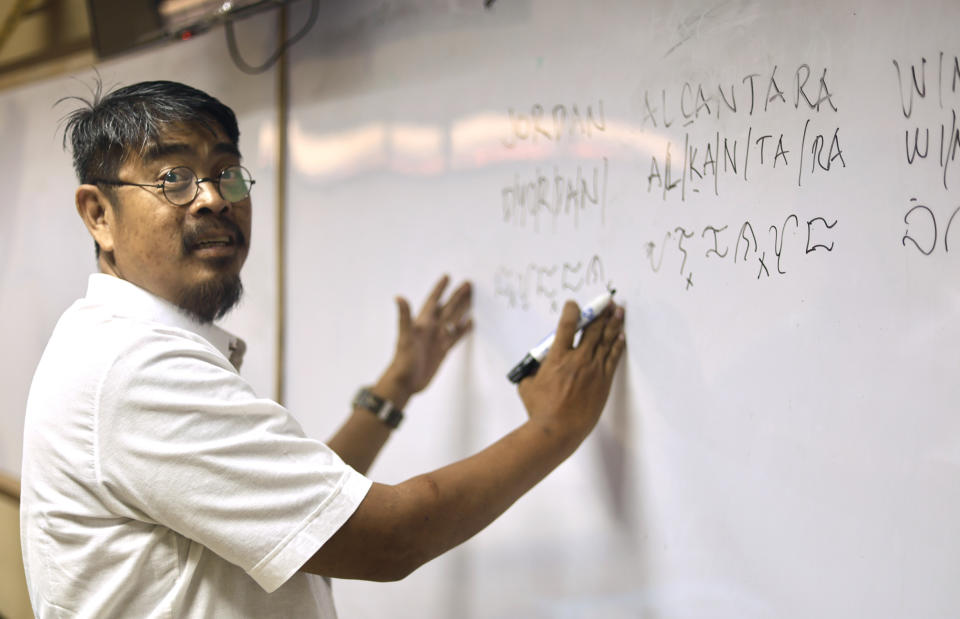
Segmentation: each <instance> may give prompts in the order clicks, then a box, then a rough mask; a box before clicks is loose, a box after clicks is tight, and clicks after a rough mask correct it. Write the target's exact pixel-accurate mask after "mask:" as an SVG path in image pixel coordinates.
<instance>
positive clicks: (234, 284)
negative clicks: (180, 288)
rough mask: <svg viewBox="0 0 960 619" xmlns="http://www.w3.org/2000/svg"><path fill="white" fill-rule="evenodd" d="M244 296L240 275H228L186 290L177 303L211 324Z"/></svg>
mask: <svg viewBox="0 0 960 619" xmlns="http://www.w3.org/2000/svg"><path fill="white" fill-rule="evenodd" d="M242 296H243V283H241V281H240V275H228V276H225V277H221V278H215V279H212V280H209V281H206V282H203V283H202V284H199V285H197V286H194V287H193V288H191V289H189V290H185V291H184V292H183V293H182V294H181V295H180V298H179V299H178V301H177V305H178V306H180V309H182V310H183V311H185V312H187V313H188V314H190V315H191V316H192V317H194V318H196V319H197V320H199V321H200V322H201V323H203V324H209V323H211V322H213V321H214V320H219V319H221V318H223V317H224V316H226V314H227V312H229V311H230V310H231V309H233V307H234V306H236V304H237V303H239V302H240V297H242Z"/></svg>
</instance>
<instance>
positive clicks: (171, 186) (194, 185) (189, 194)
mask: <svg viewBox="0 0 960 619" xmlns="http://www.w3.org/2000/svg"><path fill="white" fill-rule="evenodd" d="M91 182H93V183H103V184H104V185H118V186H126V185H131V186H134V187H152V188H154V189H159V190H161V191H162V192H163V197H164V198H166V199H167V202H169V203H170V204H173V205H174V206H186V205H188V204H190V203H191V202H193V201H194V200H196V199H197V196H198V195H200V183H208V182H209V183H213V184H214V185H216V187H217V193H219V194H220V197H222V198H223V199H224V200H226V201H227V202H240V201H241V200H244V199H246V198H247V197H248V196H249V195H250V189H251V187H253V184H254V183H256V182H257V181H255V180H253V178H251V176H250V171H249V170H247V169H246V168H245V167H243V166H240V165H232V166H229V167H226V168H224V169H223V171H221V172H220V174H219V175H218V176H217V177H216V178H214V177H208V178H197V174H196V172H194V171H193V170H191V169H190V168H188V167H187V166H177V167H176V168H172V169H171V170H169V171H168V172H166V173H165V174H164V175H163V180H162V181H160V182H159V183H130V182H127V181H121V180H111V179H102V178H97V179H93V180H92V181H91Z"/></svg>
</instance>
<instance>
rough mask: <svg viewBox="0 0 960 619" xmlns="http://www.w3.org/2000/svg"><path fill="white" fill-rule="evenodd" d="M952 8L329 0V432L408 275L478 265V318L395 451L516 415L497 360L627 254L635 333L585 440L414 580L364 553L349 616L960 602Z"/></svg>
mask: <svg viewBox="0 0 960 619" xmlns="http://www.w3.org/2000/svg"><path fill="white" fill-rule="evenodd" d="M305 11H306V8H305V7H301V8H299V9H297V10H295V11H294V12H293V16H292V18H291V23H292V24H295V23H298V20H302V19H303V18H304V17H305ZM958 19H960V4H958V3H956V2H954V1H949V2H948V1H942V2H937V1H934V0H925V1H922V2H893V1H887V2H878V1H871V2H866V1H862V2H856V1H851V0H843V1H831V2H827V1H824V0H813V1H809V2H803V3H799V2H790V1H787V0H776V1H766V2H759V1H756V0H730V1H727V2H704V1H695V0H691V1H686V2H668V1H666V0H647V1H643V2H613V1H598V2H590V3H587V2H577V1H574V0H553V1H549V2H548V1H545V0H516V1H514V2H508V1H507V0H500V1H498V2H496V3H494V4H493V7H492V9H491V10H489V11H484V10H483V9H482V6H481V3H480V2H475V3H474V2H469V3H468V2H451V1H439V0H436V1H428V0H420V1H414V0H408V1H406V2H394V3H383V2H375V1H374V0H362V1H355V2H345V1H342V0H341V1H337V2H329V3H324V8H323V14H322V15H321V19H320V20H319V24H318V26H317V28H315V29H314V31H313V32H312V33H311V35H310V36H309V37H308V38H307V39H306V40H305V41H303V42H302V43H301V44H299V45H298V46H297V47H295V48H294V50H293V61H292V62H293V64H292V73H291V84H292V86H291V96H292V106H291V116H290V126H289V132H290V135H289V137H290V153H289V155H290V161H291V170H290V172H289V179H288V180H289V196H290V205H289V207H290V230H289V233H290V238H289V246H288V247H287V248H286V250H287V257H288V261H289V264H290V272H289V285H290V289H289V300H290V303H289V308H288V312H287V315H286V316H285V320H286V321H287V328H288V331H289V333H290V334H291V341H290V342H289V347H288V356H287V359H286V364H287V368H288V377H289V378H288V380H289V384H288V404H289V406H290V407H291V409H293V410H294V411H295V412H297V413H298V414H299V415H300V416H301V418H302V419H303V420H304V425H305V427H306V428H307V429H308V431H309V432H311V433H316V434H320V435H327V434H329V432H330V429H331V428H332V426H333V425H334V424H335V423H336V422H337V421H338V420H339V419H340V418H341V417H342V415H343V414H344V413H345V412H346V410H347V408H348V403H349V401H350V399H351V397H352V395H353V392H354V391H355V389H356V388H357V387H358V386H359V385H361V384H364V383H368V382H372V381H373V380H375V379H376V377H377V374H378V372H379V371H381V370H382V368H383V367H384V366H385V364H386V362H387V361H388V359H389V357H390V354H391V350H392V345H393V337H394V333H395V328H394V324H395V320H396V318H395V309H394V305H393V300H392V299H393V297H394V295H396V294H403V295H407V296H408V298H411V300H413V301H414V302H416V303H419V302H420V301H421V300H422V299H423V297H424V296H425V295H426V293H427V291H428V290H429V288H430V286H431V284H432V282H433V281H435V279H436V278H437V277H438V276H439V275H440V274H441V273H443V272H448V273H450V274H452V275H453V277H454V278H455V279H469V280H471V281H472V282H473V283H474V285H475V301H474V308H473V316H474V319H475V322H476V329H475V331H474V333H473V334H472V335H471V336H470V338H469V339H468V341H466V342H465V343H464V344H463V345H462V346H461V347H460V348H459V349H458V350H457V351H456V352H455V353H454V354H453V356H452V358H451V359H450V361H449V363H448V364H447V365H446V366H445V367H444V368H443V370H442V372H441V374H440V375H439V376H438V377H437V380H436V382H435V384H434V385H433V387H432V388H431V389H430V390H429V391H428V392H426V393H425V394H424V395H422V396H420V397H418V398H417V399H415V400H414V401H413V402H411V404H410V406H409V411H408V420H407V421H406V422H405V424H404V426H403V427H402V429H401V430H400V431H399V432H398V433H397V435H396V437H395V438H393V439H392V443H391V444H390V445H388V448H387V450H386V451H385V453H384V454H383V455H382V457H381V459H380V460H379V462H378V464H377V465H376V466H375V468H374V470H373V471H372V477H373V478H374V479H375V480H377V481H384V482H397V481H401V480H403V479H406V478H408V477H410V476H413V475H415V474H418V473H421V472H424V471H426V470H430V469H432V468H436V467H438V466H441V465H443V464H445V463H447V462H449V461H451V460H453V459H458V458H460V457H463V456H466V455H468V454H470V453H472V452H474V451H476V450H478V449H480V448H481V447H483V446H484V445H486V444H488V443H489V442H490V441H492V440H494V439H495V438H497V437H498V436H500V435H502V434H504V433H505V432H508V431H509V430H511V429H512V428H513V427H515V426H516V425H518V424H520V423H522V421H523V420H524V417H525V416H524V411H523V409H522V406H521V404H520V402H519V399H518V398H517V396H516V393H515V389H514V387H513V386H512V385H510V384H509V383H508V382H507V380H506V378H505V374H506V372H507V371H508V370H509V369H510V367H512V365H513V364H514V363H515V362H516V361H518V360H519V359H520V358H521V357H522V356H523V354H524V352H525V350H526V348H527V347H529V346H531V345H532V344H533V343H535V342H536V341H537V340H538V339H539V337H540V336H541V335H543V334H544V333H545V332H546V331H548V330H549V329H550V328H552V326H553V325H554V324H555V322H556V320H557V318H558V308H559V307H560V306H561V305H562V301H563V300H564V299H566V298H574V299H577V300H579V301H581V302H585V301H587V300H589V299H590V298H592V297H593V296H595V295H596V294H597V293H598V292H600V291H601V290H603V288H604V286H606V285H608V284H611V285H613V286H614V287H616V289H617V297H618V298H619V300H620V302H621V303H623V304H624V305H625V306H626V308H627V334H628V353H627V355H626V357H625V360H624V363H623V365H622V367H621V368H620V370H619V375H618V378H617V380H616V383H615V385H614V393H613V396H612V397H611V400H610V402H609V404H608V407H607V410H606V412H605V416H604V418H603V419H602V421H601V423H600V425H599V427H598V428H597V430H596V432H595V433H594V434H593V435H592V436H591V438H590V439H588V441H587V442H586V443H585V444H584V445H583V447H582V448H581V449H580V451H579V452H578V453H577V454H576V455H574V456H573V457H572V458H571V459H570V460H568V461H567V462H566V463H565V464H564V465H563V466H562V467H561V468H560V469H559V470H558V471H557V472H556V473H555V474H554V475H553V476H551V477H550V478H548V480H547V481H545V482H544V483H543V484H542V485H541V486H539V487H538V488H536V489H534V490H533V491H532V492H531V493H530V494H529V495H528V496H526V497H524V498H523V499H521V500H520V501H519V503H518V504H517V505H515V506H514V507H513V508H512V509H511V510H510V511H509V512H508V513H507V514H506V515H505V516H504V517H503V518H502V519H500V520H499V521H497V522H496V523H495V524H493V525H492V526H491V527H489V529H488V530H486V531H484V532H483V533H481V534H480V535H479V536H478V537H476V538H475V539H473V540H471V541H469V542H468V543H467V544H466V545H465V546H464V547H462V548H461V549H458V550H457V551H455V552H453V553H450V554H449V555H447V556H445V557H443V558H441V559H439V560H437V561H435V562H434V563H432V564H429V565H428V566H425V567H423V568H421V569H420V570H419V571H418V572H417V573H415V574H414V575H413V576H411V577H410V578H408V579H407V580H405V581H404V582H401V583H397V584H391V585H382V584H368V583H350V582H341V583H337V584H336V585H335V595H336V597H337V601H338V606H339V608H340V612H341V615H342V616H345V617H380V616H386V614H387V613H389V616H392V617H417V618H421V617H437V618H440V617H458V618H470V617H477V618H481V617H482V618H488V617H590V618H594V617H669V618H678V617H698V618H699V617H724V618H737V619H743V618H754V617H757V618H759V617H776V618H794V617H795V618H808V617H819V618H823V617H837V618H847V617H921V616H922V617H951V616H955V615H956V609H957V608H958V607H960V590H958V588H957V587H956V583H957V582H958V581H960V536H958V535H957V533H956V528H957V527H956V523H957V522H958V521H960V483H958V481H957V480H958V479H960V476H958V473H960V471H958V464H960V432H958V430H960V417H958V416H957V415H956V414H955V411H956V409H957V402H960V386H958V385H960V381H957V380H956V375H957V370H958V369H960V368H958V362H957V353H956V350H957V346H958V344H960V326H958V325H960V321H958V319H957V318H958V310H960V293H958V286H957V283H956V282H957V281H958V280H957V274H958V273H960V221H958V220H960V217H956V215H957V213H958V209H960V161H958V160H957V150H958V149H960V133H958V126H960V122H958V119H957V116H958V111H960V64H958V62H960V61H958V56H960V46H958V43H957V37H956V28H955V24H956V23H958ZM914 76H916V84H915V83H914ZM928 137H929V139H928ZM918 139H919V143H918V142H917V140H918Z"/></svg>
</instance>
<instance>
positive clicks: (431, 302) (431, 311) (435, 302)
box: [420, 275, 450, 318]
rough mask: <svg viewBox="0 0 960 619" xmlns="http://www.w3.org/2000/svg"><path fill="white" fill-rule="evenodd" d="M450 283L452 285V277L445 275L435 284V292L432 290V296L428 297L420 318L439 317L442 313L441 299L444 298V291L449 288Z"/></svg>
mask: <svg viewBox="0 0 960 619" xmlns="http://www.w3.org/2000/svg"><path fill="white" fill-rule="evenodd" d="M448 283H450V276H449V275H444V276H443V277H441V278H440V280H439V281H437V283H436V284H434V286H433V290H431V291H430V295H429V296H427V300H426V301H424V302H423V309H421V310H420V316H424V317H429V318H434V317H436V316H437V315H438V313H439V311H440V297H442V296H443V291H444V290H445V289H446V288H447V284H448Z"/></svg>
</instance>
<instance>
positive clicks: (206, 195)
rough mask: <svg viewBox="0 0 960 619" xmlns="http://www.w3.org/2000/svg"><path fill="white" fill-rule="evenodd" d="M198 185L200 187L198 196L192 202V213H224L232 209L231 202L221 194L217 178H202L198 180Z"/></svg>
mask: <svg viewBox="0 0 960 619" xmlns="http://www.w3.org/2000/svg"><path fill="white" fill-rule="evenodd" d="M197 187H198V188H199V191H198V192H197V197H196V198H194V199H193V202H191V203H190V212H191V213H193V214H195V215H202V214H204V213H213V214H214V215H222V214H224V213H226V212H227V211H229V210H230V207H231V204H230V202H228V201H227V200H225V199H224V198H223V196H221V195H220V191H219V190H218V189H217V181H216V179H213V178H201V179H199V180H198V181H197Z"/></svg>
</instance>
